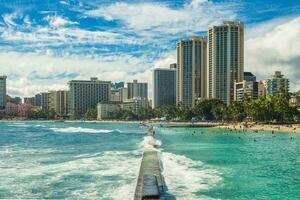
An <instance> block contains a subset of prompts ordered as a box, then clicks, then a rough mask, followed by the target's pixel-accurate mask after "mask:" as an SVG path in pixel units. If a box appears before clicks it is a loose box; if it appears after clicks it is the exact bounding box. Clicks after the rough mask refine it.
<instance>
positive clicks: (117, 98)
mask: <svg viewBox="0 0 300 200" xmlns="http://www.w3.org/2000/svg"><path fill="white" fill-rule="evenodd" d="M127 91H128V89H127V88H119V89H112V90H111V94H110V101H111V102H123V101H126V100H127V98H128V92H127Z"/></svg>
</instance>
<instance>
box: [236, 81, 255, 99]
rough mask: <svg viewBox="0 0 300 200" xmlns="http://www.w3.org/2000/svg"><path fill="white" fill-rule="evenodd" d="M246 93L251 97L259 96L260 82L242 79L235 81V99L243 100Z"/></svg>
mask: <svg viewBox="0 0 300 200" xmlns="http://www.w3.org/2000/svg"><path fill="white" fill-rule="evenodd" d="M245 95H246V96H247V98H249V99H256V98H257V97H258V82H256V81H245V80H244V81H242V82H235V83H234V101H238V102H241V101H243V99H244V97H245Z"/></svg>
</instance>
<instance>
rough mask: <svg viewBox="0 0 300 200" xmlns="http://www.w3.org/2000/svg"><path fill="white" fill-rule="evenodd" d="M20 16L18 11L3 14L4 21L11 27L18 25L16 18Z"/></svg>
mask: <svg viewBox="0 0 300 200" xmlns="http://www.w3.org/2000/svg"><path fill="white" fill-rule="evenodd" d="M17 17H18V14H17V13H10V14H4V15H2V18H3V21H4V23H5V24H6V25H7V26H9V27H11V26H17V24H16V22H15V19H16V18H17Z"/></svg>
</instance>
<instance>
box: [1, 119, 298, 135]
mask: <svg viewBox="0 0 300 200" xmlns="http://www.w3.org/2000/svg"><path fill="white" fill-rule="evenodd" d="M18 122H19V123H20V122H47V123H49V122H56V123H59V122H62V123H97V124H102V123H121V124H141V125H159V126H161V127H169V128H218V129H225V130H236V131H253V132H258V131H272V132H285V133H299V134H300V123H297V124H250V125H247V126H245V124H243V123H228V122H227V123H221V122H175V121H137V120H135V121H126V120H21V119H13V120H7V119H2V120H0V123H18Z"/></svg>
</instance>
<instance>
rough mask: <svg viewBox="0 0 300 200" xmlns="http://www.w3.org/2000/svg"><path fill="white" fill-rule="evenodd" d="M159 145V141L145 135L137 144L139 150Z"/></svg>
mask: <svg viewBox="0 0 300 200" xmlns="http://www.w3.org/2000/svg"><path fill="white" fill-rule="evenodd" d="M160 146H161V141H160V140H158V139H155V138H154V137H152V136H145V137H144V139H143V141H142V142H141V143H140V144H139V148H140V150H156V149H157V148H159V147H160Z"/></svg>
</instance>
